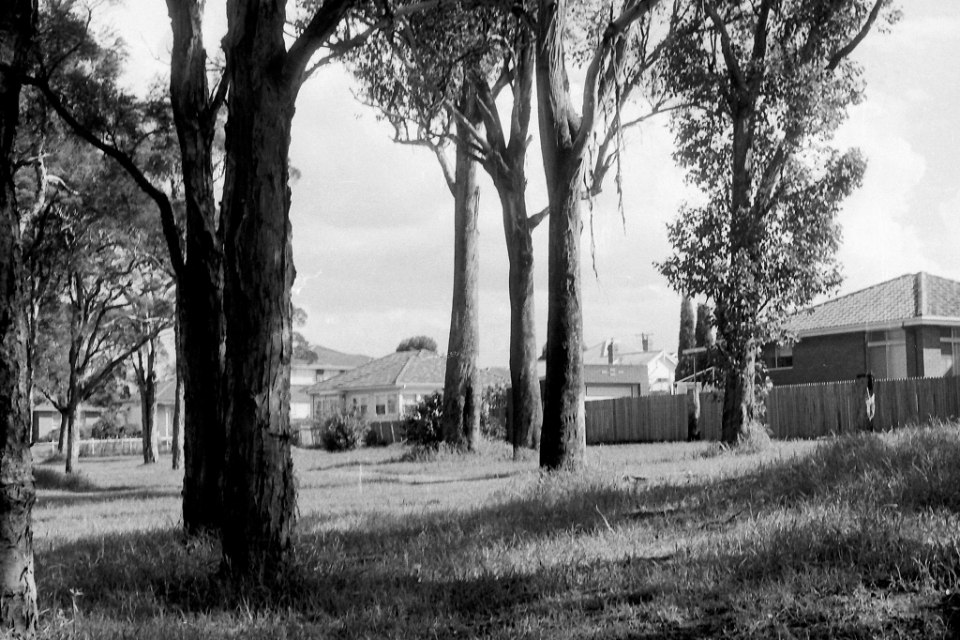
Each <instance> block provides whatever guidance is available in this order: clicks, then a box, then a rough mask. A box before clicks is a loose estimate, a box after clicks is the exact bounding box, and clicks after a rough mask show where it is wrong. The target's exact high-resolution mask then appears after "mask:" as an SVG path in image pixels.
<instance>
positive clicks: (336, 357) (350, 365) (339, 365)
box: [290, 347, 371, 420]
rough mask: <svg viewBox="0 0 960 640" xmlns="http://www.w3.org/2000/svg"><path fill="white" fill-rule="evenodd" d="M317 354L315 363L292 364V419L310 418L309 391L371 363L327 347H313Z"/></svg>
mask: <svg viewBox="0 0 960 640" xmlns="http://www.w3.org/2000/svg"><path fill="white" fill-rule="evenodd" d="M312 351H313V352H314V353H316V354H317V359H316V360H315V361H313V362H309V363H308V362H306V361H304V360H294V361H293V362H292V363H290V419H291V420H306V419H308V418H310V410H311V405H312V402H311V399H310V394H309V393H308V390H309V388H310V387H312V386H313V385H315V384H317V383H318V382H322V381H324V380H329V379H330V378H333V377H336V376H338V375H340V374H342V373H345V372H347V371H351V370H353V369H355V368H357V367H358V366H360V365H363V364H366V363H367V362H370V360H371V358H369V357H367V356H359V355H353V354H350V353H340V352H339V351H334V350H333V349H327V348H326V347H313V349H312Z"/></svg>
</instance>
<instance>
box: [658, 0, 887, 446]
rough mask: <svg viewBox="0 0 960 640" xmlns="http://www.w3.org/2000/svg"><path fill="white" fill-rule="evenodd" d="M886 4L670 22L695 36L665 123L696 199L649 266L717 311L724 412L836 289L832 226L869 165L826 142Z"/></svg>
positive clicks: (853, 91) (667, 64) (678, 70)
mask: <svg viewBox="0 0 960 640" xmlns="http://www.w3.org/2000/svg"><path fill="white" fill-rule="evenodd" d="M888 4H889V3H887V2H886V1H885V0H856V1H853V2H848V3H834V2H829V1H827V0H796V1H793V2H786V3H780V2H773V1H772V0H764V1H763V2H761V3H759V6H757V7H756V10H754V9H753V8H751V7H752V6H753V5H752V4H751V5H748V4H747V3H746V2H730V3H722V4H721V3H717V2H715V1H713V0H705V1H704V2H702V3H699V4H697V5H696V10H694V11H692V12H691V13H689V14H686V15H683V16H679V17H678V19H679V20H681V21H685V22H687V23H688V25H689V27H690V28H680V29H678V30H677V34H678V35H677V37H676V38H675V39H674V40H673V41H672V42H671V43H670V45H669V47H668V50H667V52H666V55H665V56H664V61H663V74H662V75H663V77H664V78H665V80H666V82H667V85H668V87H669V89H670V91H671V92H674V93H675V94H677V95H679V96H682V98H683V102H684V103H686V104H688V105H691V106H689V107H686V108H684V109H682V110H680V111H678V112H677V113H676V114H675V115H674V117H673V120H672V128H673V131H674V134H675V137H676V141H677V150H676V153H675V154H674V158H675V159H676V161H677V162H678V163H679V164H680V166H682V167H683V168H684V169H686V171H687V180H688V182H689V183H691V184H693V185H694V186H696V187H698V188H699V189H700V191H701V192H702V194H703V196H704V198H703V201H702V202H698V203H693V204H686V205H685V206H684V207H683V208H682V209H681V211H680V214H679V216H678V218H677V220H676V221H675V222H674V223H672V224H671V225H669V227H668V236H669V239H670V242H671V244H672V245H673V255H671V256H670V257H668V258H667V259H666V260H665V261H664V262H662V263H660V264H659V265H658V268H659V269H660V271H661V273H663V275H665V276H666V277H667V279H668V280H669V281H670V283H671V285H672V286H673V287H674V288H675V289H677V290H680V291H685V292H689V293H690V294H693V295H702V296H705V297H706V298H708V299H709V300H710V301H711V302H712V303H713V304H714V321H715V326H716V328H717V331H718V334H719V335H718V338H719V345H718V346H719V354H720V364H721V365H722V368H723V369H724V371H725V372H726V379H727V383H726V384H727V392H728V398H730V399H731V400H730V402H737V403H742V402H747V404H748V405H749V403H750V402H752V400H744V393H745V394H746V395H748V396H750V395H752V394H751V390H752V385H753V379H752V376H753V373H752V370H753V366H754V362H755V359H756V350H757V348H758V347H759V346H760V345H761V344H763V343H765V342H769V341H775V340H778V339H780V338H782V337H783V322H784V319H785V318H786V317H787V316H788V315H789V314H790V313H791V312H793V311H795V310H796V309H798V308H800V307H803V306H805V305H807V304H809V303H810V302H811V301H812V300H813V299H814V298H815V297H816V296H818V295H821V294H824V293H828V292H830V291H832V290H834V289H835V288H836V287H837V286H838V285H839V283H840V268H839V264H838V263H837V260H836V252H837V249H838V246H839V243H840V231H839V228H838V226H837V224H836V216H837V213H838V211H839V208H840V205H841V203H842V202H843V200H844V199H845V198H846V197H847V196H849V195H850V194H851V193H852V192H853V191H854V190H855V189H856V188H857V187H858V186H859V185H860V182H861V179H862V176H863V173H864V170H865V162H864V159H863V158H862V156H861V155H860V153H859V152H858V151H857V150H855V149H852V150H849V151H846V152H844V153H841V152H839V151H837V150H836V149H833V148H832V147H831V146H830V144H829V143H830V140H831V138H832V137H833V134H834V132H835V131H836V129H837V127H838V126H839V125H840V124H841V123H842V122H843V120H844V119H845V117H846V110H847V107H848V106H849V105H852V104H856V103H858V102H859V101H860V100H861V99H862V96H863V89H864V86H863V81H862V79H861V73H862V70H861V69H860V67H859V65H857V64H856V63H855V62H853V61H852V60H851V59H850V57H849V55H850V53H851V52H852V51H853V49H854V48H855V47H856V46H857V44H859V42H860V41H861V40H862V39H863V37H865V36H866V34H867V32H869V30H870V28H871V27H872V25H873V23H874V22H875V21H876V20H877V19H878V16H879V15H880V14H883V20H885V21H887V22H892V21H895V20H896V19H897V14H896V12H895V11H893V10H892V9H890V8H889V6H888ZM696 26H702V28H696V29H695V28H693V27H696ZM744 406H747V405H744ZM751 411H752V409H751V407H750V406H747V410H746V411H745V412H741V414H740V415H741V417H742V418H744V419H747V420H749V419H750V413H751ZM730 413H731V415H732V412H730ZM724 415H725V416H726V415H728V411H727V410H725V411H724ZM727 424H728V423H727V420H726V419H725V429H724V433H725V436H724V439H725V440H728V435H727V432H728V430H727V428H726V427H727ZM736 426H737V428H739V427H740V426H742V425H736Z"/></svg>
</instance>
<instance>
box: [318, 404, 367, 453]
mask: <svg viewBox="0 0 960 640" xmlns="http://www.w3.org/2000/svg"><path fill="white" fill-rule="evenodd" d="M369 430H370V425H369V424H367V421H366V419H365V418H364V417H363V416H362V415H360V414H359V413H357V412H356V411H350V412H341V413H335V414H333V415H332V416H330V417H329V418H327V419H326V420H324V422H323V427H322V428H321V430H320V444H321V445H322V446H323V448H324V449H326V450H327V451H350V450H351V449H356V448H357V447H358V446H360V443H361V442H363V440H364V438H365V437H366V434H367V432H368V431H369Z"/></svg>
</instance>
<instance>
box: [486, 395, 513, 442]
mask: <svg viewBox="0 0 960 640" xmlns="http://www.w3.org/2000/svg"><path fill="white" fill-rule="evenodd" d="M480 434H481V435H483V437H485V438H487V439H488V440H506V439H507V387H506V385H503V384H497V385H490V386H488V387H485V388H484V390H483V404H482V405H481V409H480Z"/></svg>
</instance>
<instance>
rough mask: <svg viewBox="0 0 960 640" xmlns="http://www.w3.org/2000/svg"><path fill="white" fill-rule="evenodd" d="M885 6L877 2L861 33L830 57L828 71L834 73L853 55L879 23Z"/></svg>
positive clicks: (881, 1)
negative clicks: (872, 28) (881, 11)
mask: <svg viewBox="0 0 960 640" xmlns="http://www.w3.org/2000/svg"><path fill="white" fill-rule="evenodd" d="M882 6H883V0H876V2H875V3H874V4H873V9H871V10H870V15H869V16H867V21H866V23H865V24H864V25H863V26H862V27H861V28H860V31H859V32H858V33H857V35H856V36H854V38H853V40H851V41H850V42H848V43H847V44H846V46H844V47H841V49H840V50H839V51H837V52H836V53H834V54H833V56H831V57H830V62H829V63H827V71H833V70H834V69H836V68H837V67H838V66H840V63H841V62H843V60H844V58H846V57H847V56H849V55H850V54H851V53H853V50H854V49H856V48H857V46H858V45H859V44H860V43H861V42H863V39H864V38H866V37H867V34H868V33H870V29H871V27H873V23H874V22H876V21H877V16H879V15H880V8H881V7H882Z"/></svg>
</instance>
